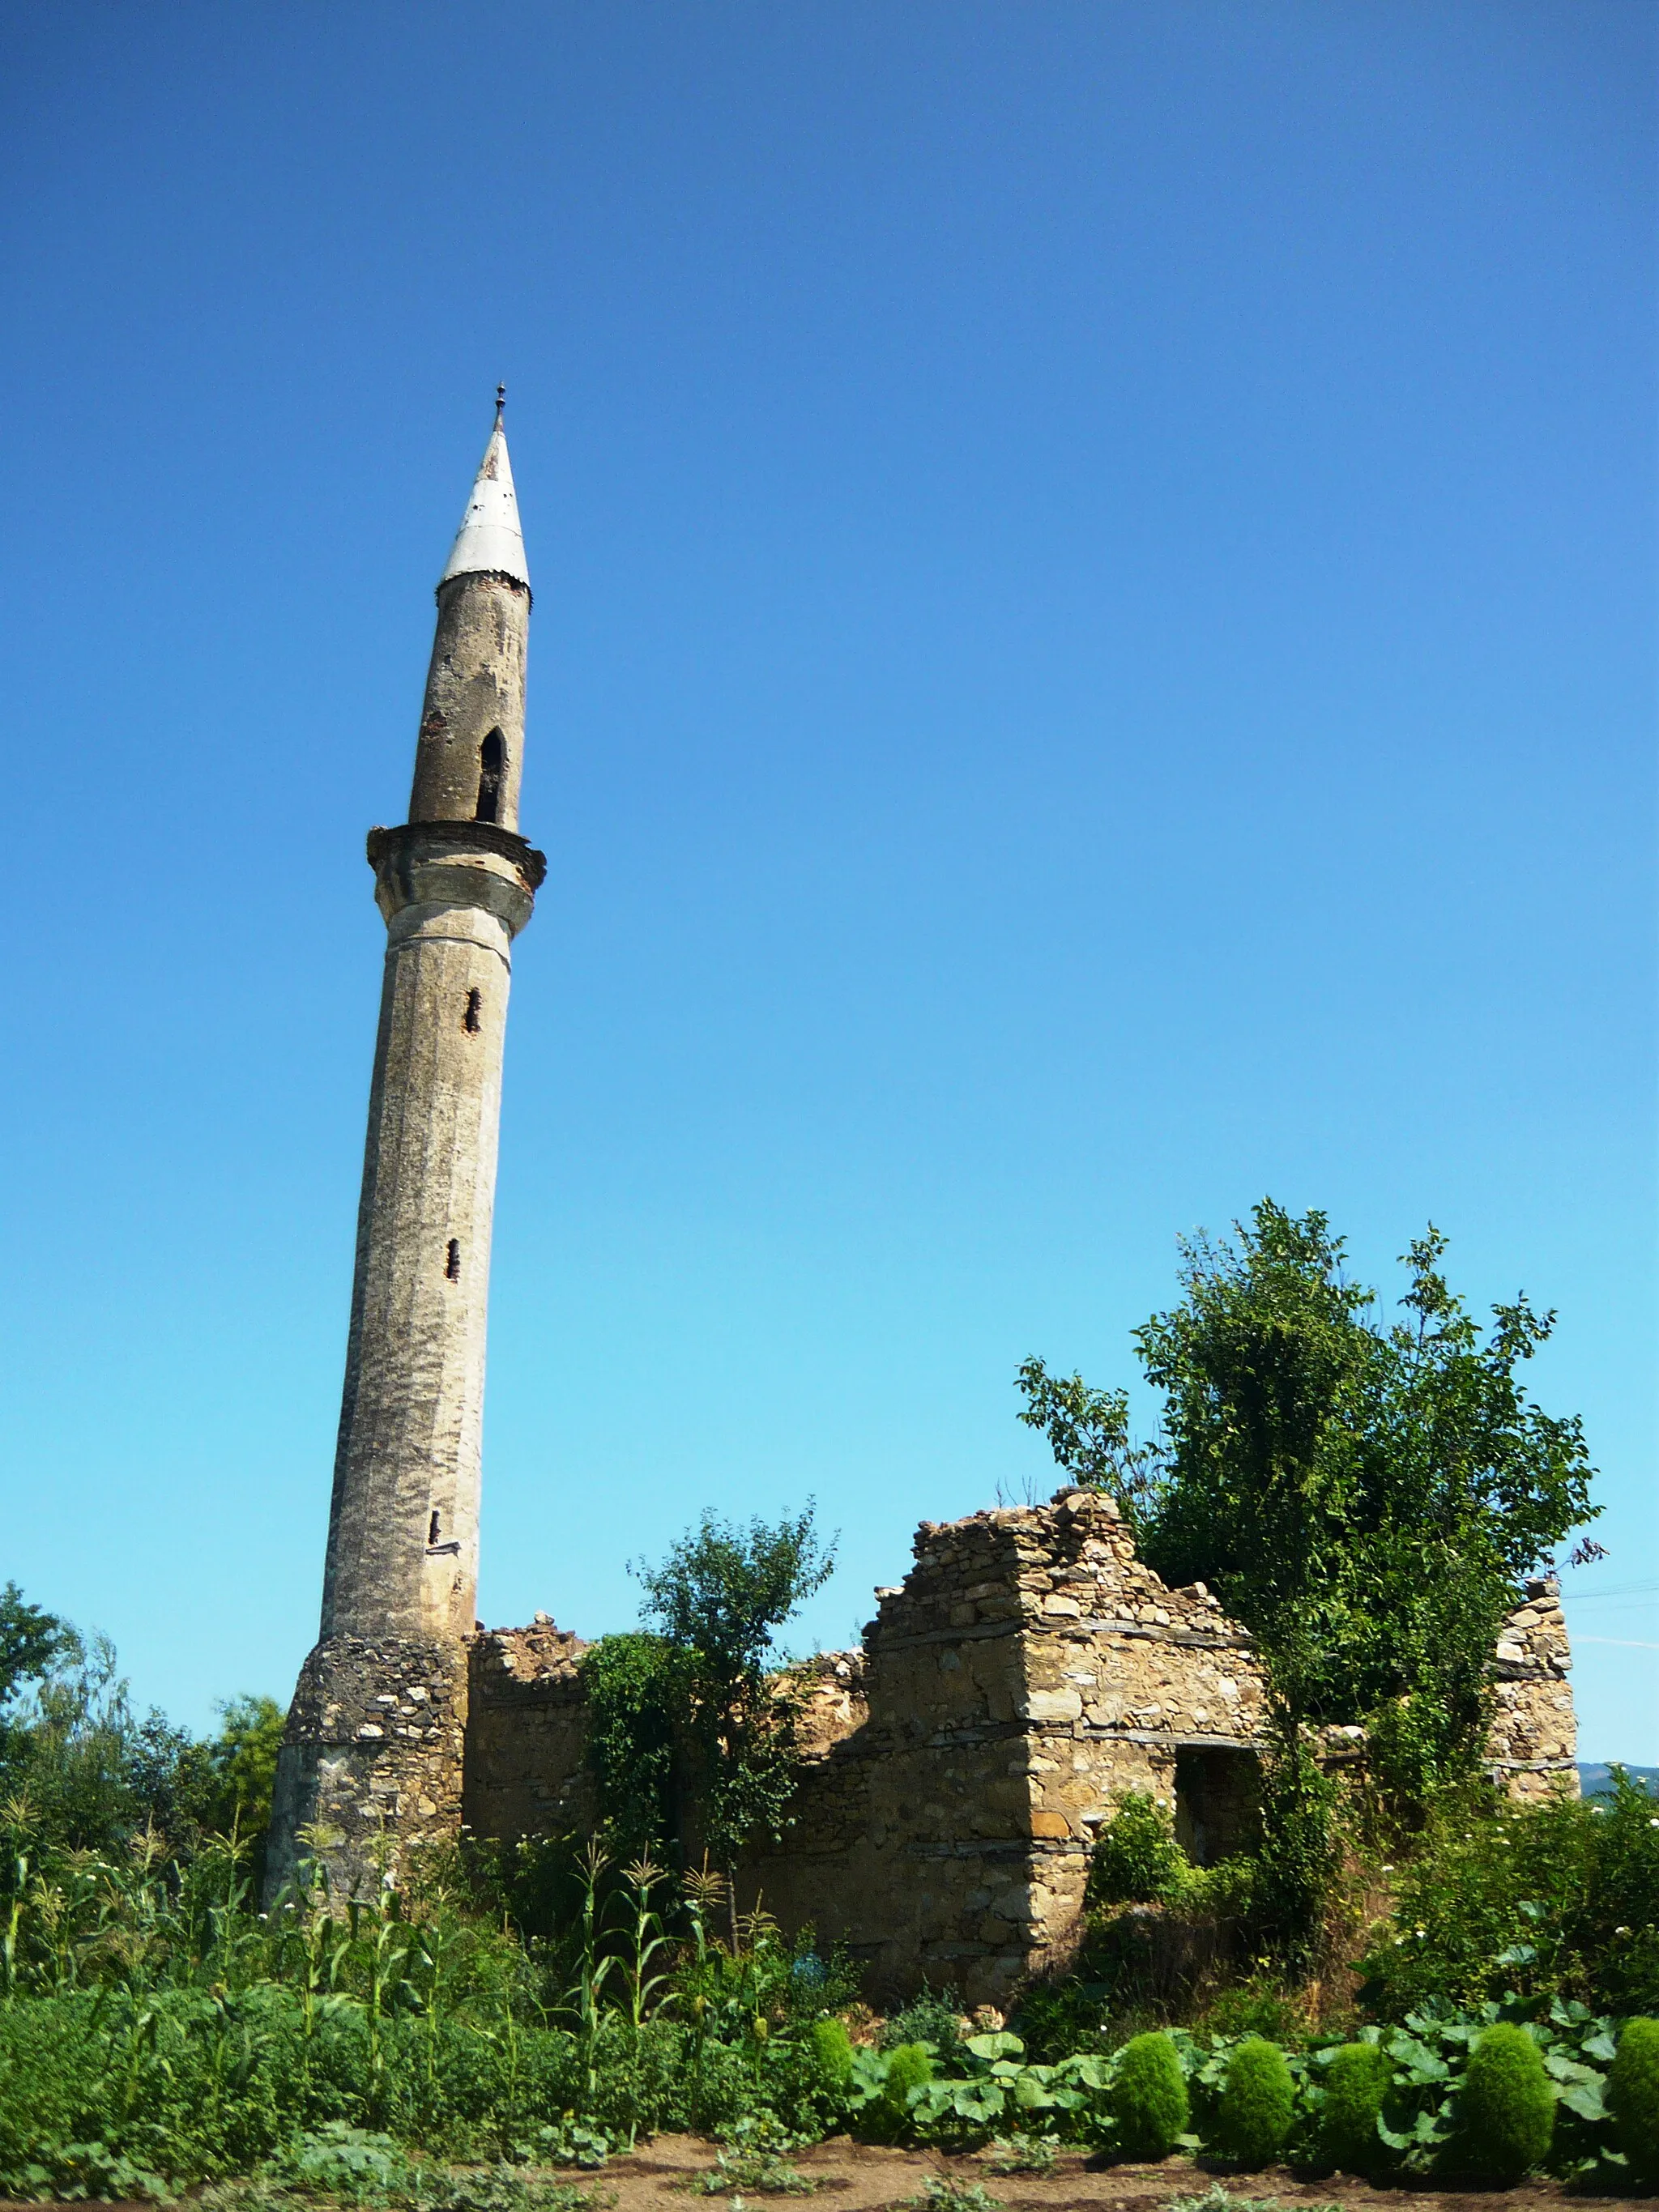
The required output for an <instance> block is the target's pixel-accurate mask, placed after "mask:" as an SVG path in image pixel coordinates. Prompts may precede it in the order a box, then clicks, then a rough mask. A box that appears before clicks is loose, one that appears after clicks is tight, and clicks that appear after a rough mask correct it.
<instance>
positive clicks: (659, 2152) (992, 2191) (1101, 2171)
mask: <svg viewBox="0 0 1659 2212" xmlns="http://www.w3.org/2000/svg"><path fill="white" fill-rule="evenodd" d="M713 2162H714V2145H713V2144H711V2143H706V2142H698V2141H697V2140H696V2138H695V2137H694V2136H657V2137H656V2138H655V2140H654V2141H653V2142H649V2143H647V2144H644V2145H642V2146H641V2148H640V2149H639V2150H638V2151H636V2152H635V2154H634V2155H633V2156H632V2157H631V2158H613V2159H612V2160H611V2163H610V2164H609V2166H606V2168H605V2174H604V2180H605V2185H607V2187H609V2188H610V2189H611V2190H613V2191H615V2192H616V2212H690V2207H691V2206H693V2205H699V2204H701V2205H706V2206H708V2208H709V2212H719V2208H720V2205H721V2203H723V2202H724V2201H725V2200H722V2199H720V2198H718V2197H693V2196H690V2195H688V2193H687V2191H686V2188H685V2183H686V2181H687V2179H688V2178H689V2177H690V2175H692V2174H694V2173H696V2172H699V2171H701V2170H702V2169H703V2168H705V2167H707V2166H710V2165H712V2164H713ZM789 2163H790V2165H792V2166H794V2167H795V2168H796V2170H797V2171H798V2172H799V2173H800V2174H801V2175H802V2176H803V2177H804V2178H805V2179H811V2180H812V2181H815V2182H816V2183H817V2188H816V2189H815V2190H814V2191H813V2192H812V2195H811V2197H757V2196H756V2195H754V2194H753V2193H752V2192H745V2194H744V2206H745V2208H746V2212H758V2208H760V2207H761V2206H763V2205H765V2206H775V2207H777V2208H778V2209H779V2212H784V2208H787V2207H788V2206H789V2205H791V2204H795V2205H799V2206H802V2207H805V2206H806V2205H808V2204H811V2203H818V2204H821V2205H822V2206H823V2212H877V2208H886V2207H892V2206H897V2205H902V2204H903V2203H906V2202H907V2200H908V2199H909V2198H911V2197H915V2196H916V2195H917V2194H918V2193H919V2192H920V2191H921V2188H922V2186H923V2185H924V2183H925V2182H926V2180H927V2176H928V2175H929V2174H930V2173H949V2174H952V2175H954V2176H955V2177H956V2178H957V2179H958V2180H959V2181H963V2182H969V2181H977V2182H981V2183H982V2184H983V2185H984V2186H985V2188H986V2190H987V2192H988V2194H989V2195H991V2196H993V2197H997V2198H999V2199H1000V2201H1001V2203H1003V2204H1004V2205H1005V2206H1006V2208H1007V2212H1065V2208H1066V2207H1068V2206H1072V2205H1078V2206H1085V2205H1087V2206H1095V2205H1098V2206H1100V2207H1102V2208H1103V2212H1159V2208H1160V2207H1161V2206H1162V2205H1163V2204H1164V2203H1166V2202H1167V2200H1168V2199H1169V2198H1170V2197H1194V2196H1201V2195H1202V2194H1203V2192H1204V2191H1205V2190H1206V2189H1207V2188H1209V2187H1210V2185H1211V2184H1212V2182H1213V2181H1214V2180H1216V2179H1218V2176H1217V2174H1216V2172H1215V2171H1214V2170H1212V2169H1210V2168H1206V2167H1200V2166H1195V2165H1194V2163H1193V2162H1192V2160H1189V2159H1184V2158H1172V2159H1168V2160H1165V2161H1164V2163H1163V2164H1162V2165H1160V2166H1103V2165H1093V2164H1091V2162H1090V2161H1089V2160H1087V2159H1086V2158H1084V2157H1083V2156H1081V2155H1080V2154H1077V2153H1069V2154H1061V2156H1060V2161H1059V2166H1058V2169H1057V2171H1056V2172H1054V2174H1053V2175H1052V2176H1049V2177H1048V2178H1046V2179H1039V2178H1038V2177H1037V2176H1036V2175H1034V2174H1029V2173H1011V2174H997V2173H993V2172H991V2171H990V2168H989V2165H988V2162H987V2159H986V2158H985V2157H984V2156H978V2157H972V2158H948V2157H946V2156H945V2155H944V2154H943V2153H939V2152H933V2151H906V2150H884V2149H882V2148H879V2147H878V2146H876V2145H873V2144H870V2143H855V2142H851V2141H849V2139H848V2137H847V2136H835V2137H833V2138H832V2139H831V2140H830V2141H829V2142H823V2143H817V2144H815V2145H814V2146H813V2148H811V2150H803V2151H796V2152H793V2153H792V2154H790V2158H789ZM598 2178H599V2177H597V2176H596V2177H595V2179H598ZM1223 2178H1224V2179H1225V2185H1226V2187H1227V2188H1228V2190H1229V2191H1231V2194H1232V2195H1233V2196H1235V2197H1258V2198H1260V2197H1273V2198H1276V2199H1277V2200H1278V2201H1279V2203H1282V2204H1284V2205H1285V2206H1286V2207H1287V2208H1294V2207H1296V2206H1297V2205H1300V2204H1305V2205H1324V2204H1333V2203H1335V2204H1340V2205H1341V2206H1342V2207H1343V2208H1344V2212H1367V2208H1370V2207H1376V2212H1567V2208H1568V2207H1571V2206H1574V2205H1583V2206H1585V2207H1589V2206H1592V2205H1597V2206H1602V2207H1607V2208H1611V2207H1613V2206H1615V2205H1620V2204H1626V2203H1629V2204H1641V2205H1643V2206H1644V2208H1645V2212H1654V2203H1655V2200H1653V2199H1651V2198H1647V2199H1642V2198H1628V2197H1584V2196H1581V2195H1578V2194H1577V2193H1574V2194H1571V2195H1570V2194H1569V2193H1568V2192H1567V2191H1565V2190H1564V2189H1562V2188H1560V2187H1559V2185H1557V2184H1555V2183H1553V2182H1547V2183H1535V2184H1529V2185H1527V2186H1526V2187H1524V2188H1521V2189H1492V2190H1483V2191H1478V2192H1471V2191H1462V2192H1459V2191H1451V2190H1442V2189H1424V2188H1410V2189H1406V2188H1401V2189H1371V2188H1369V2187H1368V2186H1367V2185H1365V2183H1364V2182H1363V2181H1350V2180H1348V2179H1346V2177H1339V2176H1335V2175H1333V2176H1331V2177H1329V2178H1328V2179H1325V2180H1323V2181H1312V2182H1310V2181H1300V2180H1297V2179H1295V2178H1294V2177H1292V2176H1291V2174H1289V2173H1288V2172H1285V2170H1284V2168H1283V2167H1270V2168H1269V2169H1268V2170H1267V2172H1262V2173H1251V2174H1236V2175H1229V2176H1226V2177H1223Z"/></svg>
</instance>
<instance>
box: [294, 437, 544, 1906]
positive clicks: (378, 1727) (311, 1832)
mask: <svg viewBox="0 0 1659 2212" xmlns="http://www.w3.org/2000/svg"><path fill="white" fill-rule="evenodd" d="M529 622H530V578H529V573H528V571H527V569H526V566H525V560H524V540H523V537H522V535H521V534H520V529H519V516H518V504H517V500H516V496H515V495H514V492H513V471H512V466H511V464H510V463H509V461H508V459H507V440H506V436H505V435H504V433H503V431H502V428H501V421H500V401H499V400H498V401H497V419H496V423H495V430H494V432H493V434H492V435H491V437H490V441H489V445H488V447H486V448H485V452H484V458H483V465H481V467H480V468H479V471H478V475H477V481H476V483H474V485H473V489H472V496H471V500H470V501H469V503H468V507H467V511H466V513H465V517H464V518H463V520H462V525H461V529H460V532H459V535H458V536H457V538H456V540H455V544H454V546H453V550H452V551H451V554H450V557H449V564H448V566H447V568H446V569H445V571H444V575H443V580H442V581H441V584H440V585H439V586H438V621H437V630H436V635H435V639H434V642H433V649H432V662H431V667H430V670H429V672H428V678H427V687H426V697H425V702H424V705H423V708H422V717H421V728H420V735H419V738H418V741H417V744H416V759H415V782H414V789H413V793H412V796H411V800H410V819H409V820H408V822H406V823H404V825H403V826H402V828H400V829H375V830H373V831H371V832H370V834H369V840H368V857H369V860H370V862H371V863H372V865H373V866H374V896H375V898H376V901H377V902H378V903H379V905H380V912H381V915H383V916H384V918H385V921H386V972H385V978H384V981H383V983H382V987H381V994H380V1028H379V1031H378V1034H377V1036H376V1039H375V1046H374V1079H373V1083H372V1085H371V1089H370V1094H369V1107H368V1141H367V1143H366V1146H365V1147H364V1154H363V1183H362V1200H361V1203H360V1206H359V1208H358V1215H357V1253H356V1272H355V1275H354V1278H353V1283H352V1294H351V1324H350V1331H349V1337H348V1340H347V1349H346V1375H345V1388H344V1391H343V1396H342V1401H341V1407H340V1431H339V1442H338V1446H337V1450H336V1454H335V1462H334V1495H333V1503H332V1505H331V1510H330V1515H329V1531H328V1554H327V1562H326V1565H325V1571H324V1579H323V1612H322V1626H321V1633H320V1637H319V1642H318V1643H317V1644H316V1646H315V1648H314V1649H313V1651H312V1653H311V1655H310V1656H309V1657H308V1658H307V1661H306V1662H305V1665H304V1667H303V1668H301V1674H300V1680H299V1685H298V1687H297V1688H296V1690H295V1696H294V1702H293V1705H291V1706H290V1708H289V1717H288V1726H287V1729H286V1730H285V1732H284V1735H283V1748H282V1753H281V1757H280V1759H279V1761H278V1765H277V1775H276V1791H275V1797H274V1802H273V1805H272V1811H271V1826H270V1841H269V1844H268V1847H267V1857H266V1887H267V1891H268V1893H271V1894H274V1893H275V1892H276V1889H277V1888H278V1887H280V1886H281V1884H282V1883H283V1881H286V1880H287V1879H289V1877H290V1876H291V1875H293V1874H294V1873H295V1869H296V1867H297V1866H298V1864H299V1863H300V1861H301V1859H302V1858H304V1857H311V1858H313V1859H315V1860H316V1861H318V1862H319V1863H320V1864H322V1865H323V1866H324V1867H325V1869H327V1873H328V1878H329V1880H330V1882H331V1885H332V1886H333V1887H335V1888H336V1889H337V1890H342V1889H343V1890H345V1891H348V1892H349V1890H351V1889H354V1888H357V1887H362V1886H363V1885H364V1884H365V1883H366V1882H368V1881H369V1880H370V1879H371V1878H374V1877H376V1876H377V1875H378V1873H379V1871H380V1867H381V1865H382V1864H384V1863H387V1862H391V1861H395V1859H396V1857H397V1856H398V1851H399V1850H400V1849H401V1847H402V1845H403V1844H405V1843H407V1842H410V1841H411V1840H415V1839H418V1838H425V1837H436V1836H441V1835H446V1834H453V1832H455V1830H456V1828H457V1826H458V1825H459V1820H460V1802H461V1759H462V1753H463V1748H464V1730H465V1718H466V1680H467V1676H466V1639H467V1638H469V1637H470V1636H471V1633H472V1630H473V1626H474V1620H473V1611H474V1607H475V1604H476V1602H477V1580H478V1497H479V1476H480V1456H481V1444H482V1436H483V1392H484V1345H485V1333H486V1326H487V1320H488V1312H489V1243H490V1229H491V1225H492V1220H493V1217H494V1212H495V1154H496V1143H497V1135H498V1131H499V1127H500V1121H501V1054H502V1046H503V1043H504V1041H505V1036H506V1030H507V987H508V983H509V980H510V975H511V967H512V945H513V938H514V937H515V936H516V935H517V934H518V933H519V931H520V929H522V928H523V927H524V925H525V924H526V922H527V921H529V919H530V915H531V909H532V907H533V905H534V903H535V894H536V890H537V888H538V885H539V884H540V883H541V880H542V876H543V873H544V869H545V863H544V860H543V859H542V856H541V854H539V853H537V852H533V851H532V849H531V848H530V847H529V846H528V845H527V844H526V842H525V841H524V839H523V838H522V837H520V836H519V834H518V818H519V778H520V768H521V763H522V754H523V748H524V708H525V662H526V647H527V642H528V635H529Z"/></svg>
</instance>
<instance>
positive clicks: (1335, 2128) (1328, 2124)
mask: <svg viewBox="0 0 1659 2212" xmlns="http://www.w3.org/2000/svg"><path fill="white" fill-rule="evenodd" d="M1393 2078H1394V2069H1393V2068H1392V2067H1391V2066H1390V2064H1389V2061H1388V2059H1387V2058H1386V2057H1384V2056H1383V2052H1382V2051H1380V2050H1379V2049H1378V2048H1377V2046H1376V2044H1374V2043H1345V2044H1344V2045H1342V2047H1341V2049H1340V2051H1337V2052H1336V2054H1335V2056H1334V2057H1333V2058H1332V2060H1331V2062H1330V2063H1329V2065H1328V2067H1327V2068H1326V2069H1325V2076H1324V2083H1323V2087H1324V2100H1323V2102H1322V2104H1321V2106H1320V2108H1319V2123H1318V2128H1317V2132H1316V2145H1317V2151H1318V2156H1319V2158H1320V2160H1321V2161H1322V2163H1323V2164H1325V2165H1328V2166H1338V2167H1340V2169H1341V2171H1342V2172H1345V2173H1358V2174H1369V2173H1371V2172H1375V2171H1376V2168H1377V2167H1378V2166H1380V2165H1381V2164H1382V2163H1383V2157H1384V2152H1383V2144H1382V2142H1380V2141H1379V2139H1378V2137H1377V2132H1376V2123H1377V2118H1378V2116H1379V2115H1380V2113H1381V2112H1382V2110H1383V2098H1384V2097H1385V2096H1386V2095H1387V2093H1388V2090H1389V2083H1390V2082H1391V2081H1392V2080H1393Z"/></svg>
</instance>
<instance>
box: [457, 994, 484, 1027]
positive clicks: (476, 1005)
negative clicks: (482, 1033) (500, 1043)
mask: <svg viewBox="0 0 1659 2212" xmlns="http://www.w3.org/2000/svg"><path fill="white" fill-rule="evenodd" d="M461 1027H462V1028H463V1029H464V1030H465V1031H466V1033H467V1035H468V1036H477V1034H478V1031H479V1030H481V1029H482V1028H483V992H482V991H469V992H468V993H467V994H466V1012H465V1013H464V1014H463V1015H462V1017H461Z"/></svg>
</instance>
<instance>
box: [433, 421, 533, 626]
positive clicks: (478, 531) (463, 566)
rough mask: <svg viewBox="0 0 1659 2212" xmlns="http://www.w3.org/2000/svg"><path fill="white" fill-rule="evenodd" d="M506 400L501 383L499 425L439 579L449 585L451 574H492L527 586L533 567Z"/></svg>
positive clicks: (482, 462)
mask: <svg viewBox="0 0 1659 2212" xmlns="http://www.w3.org/2000/svg"><path fill="white" fill-rule="evenodd" d="M506 404H507V386H505V385H504V384H500V385H497V386H496V387H495V428H494V429H493V430H492V431H491V432H490V434H489V444H488V445H487V446H486V447H484V457H483V460H482V461H481V462H480V463H479V464H478V477H477V483H475V484H474V485H473V487H472V496H471V499H469V500H468V501H467V503H466V513H465V514H464V515H463V516H462V517H461V526H460V528H459V531H457V532H456V533H455V543H454V544H453V545H452V546H451V547H450V549H449V561H448V564H447V567H446V568H445V569H444V572H443V574H442V575H441V576H440V577H439V579H438V581H439V583H440V585H443V584H447V582H448V581H449V580H450V578H451V577H452V576H475V575H477V574H480V573H488V574H492V575H496V576H511V577H512V578H513V580H514V581H515V582H516V583H520V584H522V585H524V586H525V587H526V590H527V589H528V588H529V585H530V569H529V567H528V565H527V563H526V560H525V556H524V532H523V530H522V529H521V528H520V525H519V501H518V495H517V494H516V493H515V492H514V490H513V464H512V462H511V461H510V460H508V459H507V431H506V428H505V427H504V426H503V424H502V422H501V410H502V409H503V408H504V407H505V406H506Z"/></svg>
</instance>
